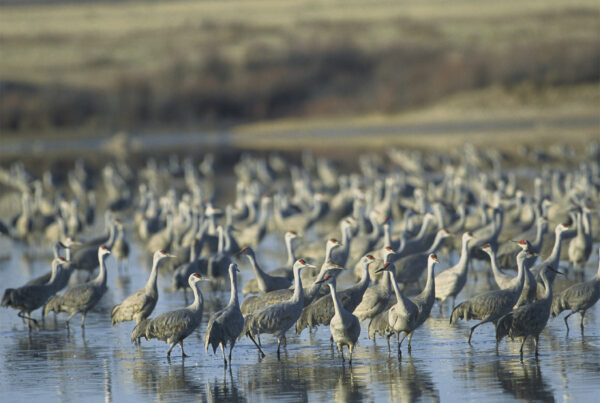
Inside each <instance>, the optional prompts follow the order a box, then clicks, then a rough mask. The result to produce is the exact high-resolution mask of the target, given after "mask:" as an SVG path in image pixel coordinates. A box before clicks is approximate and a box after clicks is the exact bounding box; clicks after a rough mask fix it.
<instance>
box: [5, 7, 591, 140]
mask: <svg viewBox="0 0 600 403" xmlns="http://www.w3.org/2000/svg"><path fill="white" fill-rule="evenodd" d="M0 10H1V12H0V38H1V39H0V129H1V130H2V131H3V132H4V133H10V132H37V133H40V132H45V131H48V132H49V131H56V130H63V129H70V130H71V129H78V130H83V131H85V130H88V129H89V130H107V131H110V130H117V129H123V128H125V129H139V128H144V127H146V128H147V127H164V128H167V127H168V128H186V127H187V128H189V127H195V126H196V125H198V124H202V125H221V124H229V123H239V122H251V121H257V120H264V119H274V118H282V117H304V116H311V117H314V116H317V117H323V116H331V115H333V116H346V115H352V114H365V113H374V112H379V113H388V114H389V113H396V112H399V111H404V110H407V109H408V110H410V109H413V108H415V107H418V106H421V105H426V104H429V103H431V102H433V101H435V100H438V99H440V98H441V97H444V96H446V95H449V94H455V93H458V92H462V91H471V90H477V89H481V88H487V87H500V88H509V89H510V88H515V87H523V85H524V84H525V85H526V86H527V87H528V88H530V92H531V95H530V96H531V97H532V99H533V98H535V97H536V96H537V94H538V93H539V94H541V93H542V92H543V90H544V89H545V88H554V87H566V86H572V85H581V84H586V83H588V84H589V83H592V84H593V83H597V82H598V78H599V76H600V71H599V70H600V68H599V66H600V25H599V24H598V21H599V18H600V7H599V6H598V3H597V2H596V1H591V0H579V1H570V2H564V1H558V0H550V1H541V0H540V1H537V0H536V1H503V2H492V1H478V0H459V1H452V2H448V1H426V2H423V1H370V2H364V1H361V0H350V1H347V0H344V1H342V0H340V1H332V0H330V1H314V0H300V1H293V2H286V1H272V0H264V1H256V0H254V1H241V0H240V1H237V0H232V1H226V2H223V1H187V0H183V1H171V2H158V1H155V2H108V3H102V2H98V3H84V4H67V3H65V4H62V3H59V4H52V5H30V6H17V5H5V6H2V7H1V8H0Z"/></svg>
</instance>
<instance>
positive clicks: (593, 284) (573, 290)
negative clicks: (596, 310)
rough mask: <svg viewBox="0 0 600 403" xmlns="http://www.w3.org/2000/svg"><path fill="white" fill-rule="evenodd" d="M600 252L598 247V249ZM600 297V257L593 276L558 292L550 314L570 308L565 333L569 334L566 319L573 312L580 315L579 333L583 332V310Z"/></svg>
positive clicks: (554, 314) (592, 304) (555, 314)
mask: <svg viewBox="0 0 600 403" xmlns="http://www.w3.org/2000/svg"><path fill="white" fill-rule="evenodd" d="M598 251H599V252H600V249H598ZM599 298H600V259H599V261H598V271H597V272H596V275H595V276H594V278H592V279H591V280H588V281H584V282H583V283H578V284H574V285H572V286H571V287H569V288H567V289H566V290H564V291H563V292H561V293H560V294H558V295H556V296H555V297H554V300H553V301H552V316H557V315H559V314H560V313H561V312H562V311H565V310H567V309H568V310H570V311H571V312H570V313H569V314H568V315H567V316H565V319H564V320H565V326H567V334H569V323H568V322H567V320H568V319H569V317H570V316H571V315H573V314H574V313H575V312H579V314H580V315H581V322H580V323H579V327H580V328H581V334H583V317H584V316H585V312H586V311H587V310H588V309H590V308H591V307H592V306H594V304H595V303H596V302H598V299H599Z"/></svg>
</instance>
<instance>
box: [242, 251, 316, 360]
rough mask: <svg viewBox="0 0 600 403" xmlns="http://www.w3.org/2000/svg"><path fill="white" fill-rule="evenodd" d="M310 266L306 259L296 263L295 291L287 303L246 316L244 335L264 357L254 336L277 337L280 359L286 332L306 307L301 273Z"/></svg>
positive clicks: (271, 306)
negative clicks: (271, 335) (267, 335)
mask: <svg viewBox="0 0 600 403" xmlns="http://www.w3.org/2000/svg"><path fill="white" fill-rule="evenodd" d="M309 266H311V265H309V264H308V263H306V262H305V261H304V259H298V260H297V261H296V263H294V283H295V289H294V294H293V295H292V298H290V299H289V300H287V301H285V302H280V303H278V304H273V305H268V306H266V307H264V308H263V309H261V310H259V311H257V312H254V313H251V314H249V315H248V316H246V318H245V321H244V329H243V331H242V335H247V336H248V337H250V340H252V342H253V343H254V344H255V345H256V347H257V348H258V351H260V353H261V355H262V356H263V357H264V356H265V353H264V352H263V350H262V348H261V347H260V346H259V345H258V344H257V343H256V341H255V340H254V336H255V335H257V336H258V335H260V334H261V333H270V334H273V335H274V336H275V337H277V358H279V357H280V350H281V342H282V341H283V340H285V332H287V331H288V329H289V328H291V327H292V325H293V324H294V323H296V321H297V320H298V318H299V317H300V314H301V313H302V308H303V307H304V293H303V292H302V279H301V278H300V272H301V271H302V269H304V268H305V267H309ZM242 335H240V337H241V336H242Z"/></svg>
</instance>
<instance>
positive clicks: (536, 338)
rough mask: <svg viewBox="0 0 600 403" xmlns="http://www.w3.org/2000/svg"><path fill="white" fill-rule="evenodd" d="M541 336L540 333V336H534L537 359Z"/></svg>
mask: <svg viewBox="0 0 600 403" xmlns="http://www.w3.org/2000/svg"><path fill="white" fill-rule="evenodd" d="M539 338H540V336H539V335H538V336H535V337H534V338H533V344H535V359H536V360H537V358H538V341H539V340H538V339H539Z"/></svg>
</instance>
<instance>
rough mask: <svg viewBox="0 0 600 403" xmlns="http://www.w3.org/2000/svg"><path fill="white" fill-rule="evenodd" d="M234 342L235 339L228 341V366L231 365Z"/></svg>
mask: <svg viewBox="0 0 600 403" xmlns="http://www.w3.org/2000/svg"><path fill="white" fill-rule="evenodd" d="M234 344H235V341H233V340H232V341H231V343H229V367H231V352H232V351H233V345H234Z"/></svg>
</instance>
